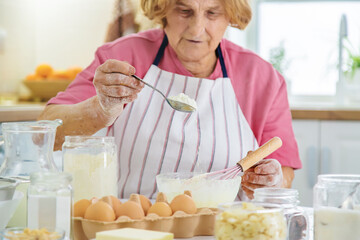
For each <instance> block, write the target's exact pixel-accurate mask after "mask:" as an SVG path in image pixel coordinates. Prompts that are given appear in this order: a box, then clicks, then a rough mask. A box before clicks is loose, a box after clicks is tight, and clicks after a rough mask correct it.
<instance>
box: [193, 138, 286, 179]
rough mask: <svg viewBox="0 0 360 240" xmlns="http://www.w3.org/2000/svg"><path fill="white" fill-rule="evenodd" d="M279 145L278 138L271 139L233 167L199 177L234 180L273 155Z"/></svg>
mask: <svg viewBox="0 0 360 240" xmlns="http://www.w3.org/2000/svg"><path fill="white" fill-rule="evenodd" d="M281 145H282V141H281V139H280V138H279V137H273V138H272V139H270V140H269V141H267V142H266V143H264V144H263V145H262V146H261V147H259V148H258V149H256V150H255V151H253V152H250V153H248V154H247V155H246V157H244V158H243V159H241V160H240V161H238V162H237V163H236V165H235V166H233V167H231V168H226V169H222V170H219V171H215V172H209V173H205V174H201V175H204V177H210V178H212V179H229V178H234V177H236V176H238V175H240V174H241V175H242V174H244V172H245V171H246V170H248V169H249V168H251V167H252V166H254V165H255V164H256V163H257V162H259V161H260V160H262V159H264V158H265V157H267V156H268V155H270V154H271V153H273V152H274V151H275V150H277V149H278V148H280V147H281ZM201 175H199V176H201Z"/></svg>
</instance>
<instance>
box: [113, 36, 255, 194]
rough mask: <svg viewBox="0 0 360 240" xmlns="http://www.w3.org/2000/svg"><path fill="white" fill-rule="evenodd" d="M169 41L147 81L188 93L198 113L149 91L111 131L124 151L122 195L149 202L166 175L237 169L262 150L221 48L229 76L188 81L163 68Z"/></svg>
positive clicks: (162, 88) (166, 91) (121, 152)
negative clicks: (181, 109) (178, 108)
mask: <svg viewBox="0 0 360 240" xmlns="http://www.w3.org/2000/svg"><path fill="white" fill-rule="evenodd" d="M167 44H168V41H167V37H166V36H165V37H164V40H163V42H162V45H161V47H160V49H159V51H158V53H157V56H156V58H155V61H154V63H153V64H152V65H151V67H150V68H149V70H148V72H147V73H146V75H145V77H144V81H146V82H147V83H149V84H151V85H153V86H155V87H156V88H158V89H159V90H160V91H162V92H163V93H164V94H165V95H166V96H174V95H178V94H179V93H184V94H186V95H188V96H189V97H190V98H192V99H195V100H196V103H197V106H198V108H197V110H196V111H195V112H193V113H184V112H179V111H175V110H174V109H172V108H171V107H170V106H169V105H168V104H167V102H166V101H165V100H164V98H163V97H162V96H161V95H160V94H159V93H157V92H155V91H154V90H153V89H151V88H149V87H146V86H145V87H144V88H143V90H142V91H141V92H140V93H139V95H138V98H137V99H136V100H135V101H133V102H132V103H129V104H128V105H127V106H126V107H125V108H124V110H123V112H122V113H121V115H120V116H119V118H118V119H117V120H116V121H115V123H114V125H113V126H112V127H111V129H109V134H110V135H113V136H115V141H116V144H117V145H118V151H119V180H118V186H119V197H120V198H128V197H129V195H130V194H131V193H139V194H144V195H146V196H147V197H149V198H152V197H154V196H155V194H156V192H157V187H156V181H155V176H156V175H157V174H159V173H164V172H192V171H197V172H210V171H215V170H220V169H224V168H228V167H232V166H234V165H235V164H236V162H238V161H239V160H240V159H241V158H243V157H244V156H245V155H246V154H247V152H248V151H250V150H254V149H256V148H257V147H258V143H257V141H256V139H255V137H254V134H253V132H252V130H251V128H250V126H249V124H248V122H247V121H246V119H245V117H244V115H243V113H242V111H241V109H240V106H239V104H238V102H237V99H236V96H235V93H234V90H233V87H232V84H231V80H230V79H229V78H228V77H227V72H226V68H225V64H224V59H223V56H222V53H221V49H220V45H219V47H218V48H217V50H216V53H217V55H218V58H219V61H220V63H221V67H222V72H223V78H218V79H216V80H210V79H204V78H195V77H188V76H183V75H179V74H174V73H171V72H167V71H163V70H161V69H160V68H159V67H158V66H157V65H158V64H159V62H160V59H161V57H162V56H163V53H164V50H165V47H166V46H167Z"/></svg>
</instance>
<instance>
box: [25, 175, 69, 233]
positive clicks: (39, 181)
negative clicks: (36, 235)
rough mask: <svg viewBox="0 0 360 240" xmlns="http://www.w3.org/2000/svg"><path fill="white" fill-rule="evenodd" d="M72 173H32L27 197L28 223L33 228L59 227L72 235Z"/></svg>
mask: <svg viewBox="0 0 360 240" xmlns="http://www.w3.org/2000/svg"><path fill="white" fill-rule="evenodd" d="M71 180H72V177H71V174H69V173H65V172H62V173H60V172H35V173H32V174H31V175H30V186H29V188H28V193H27V198H28V205H27V212H28V214H27V225H28V227H29V228H31V229H41V228H49V229H50V228H58V229H63V230H64V231H65V235H66V236H67V237H70V229H71V208H72V188H71Z"/></svg>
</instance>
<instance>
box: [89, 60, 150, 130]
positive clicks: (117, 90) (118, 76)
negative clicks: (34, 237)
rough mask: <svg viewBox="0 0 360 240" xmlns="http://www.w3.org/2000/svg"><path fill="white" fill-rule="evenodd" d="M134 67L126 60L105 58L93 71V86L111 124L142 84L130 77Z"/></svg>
mask: <svg viewBox="0 0 360 240" xmlns="http://www.w3.org/2000/svg"><path fill="white" fill-rule="evenodd" d="M134 73H135V68H134V67H133V66H131V65H130V64H128V63H127V62H122V61H118V60H113V59H110V60H107V61H106V62H105V63H104V64H102V65H100V66H99V67H98V68H97V69H96V72H95V76H94V80H93V83H94V86H95V88H96V94H97V97H98V101H99V104H100V106H101V109H102V111H103V114H104V115H105V116H106V117H107V119H108V121H107V122H108V124H107V125H111V124H112V123H113V122H114V121H115V119H116V118H117V117H118V116H119V115H120V113H121V112H122V110H123V107H124V104H126V103H130V102H132V101H134V100H135V99H136V98H137V94H138V93H139V92H140V91H141V89H142V88H143V87H144V84H143V83H142V82H140V81H138V80H136V79H135V78H133V77H131V75H132V74H134Z"/></svg>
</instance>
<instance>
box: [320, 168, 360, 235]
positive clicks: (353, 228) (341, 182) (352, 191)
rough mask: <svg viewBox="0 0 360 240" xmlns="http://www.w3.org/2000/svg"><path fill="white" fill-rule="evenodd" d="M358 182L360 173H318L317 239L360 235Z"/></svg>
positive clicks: (359, 190)
mask: <svg viewBox="0 0 360 240" xmlns="http://www.w3.org/2000/svg"><path fill="white" fill-rule="evenodd" d="M359 186H360V175H336V174H325V175H319V176H318V181H317V183H316V185H315V186H314V239H315V240H323V239H326V240H339V239H346V240H357V239H359V236H360V228H359V226H360V187H359ZM350 196H351V197H350Z"/></svg>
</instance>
